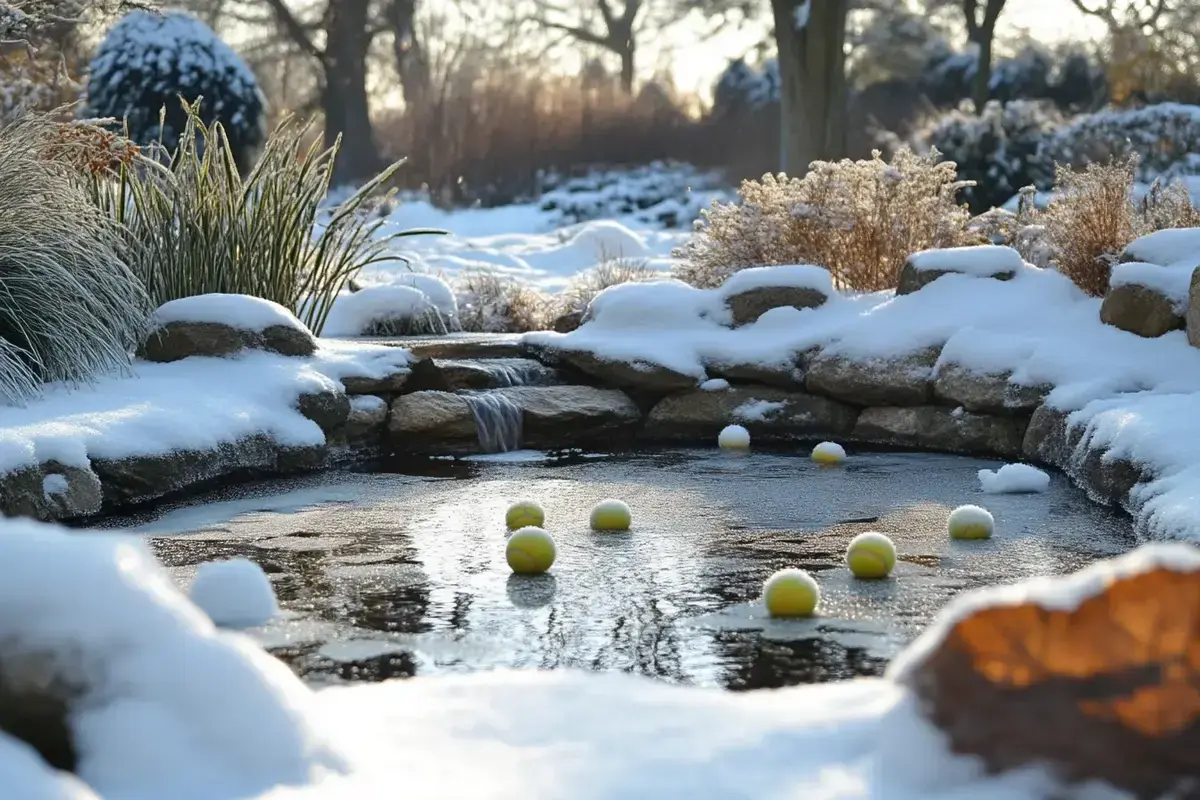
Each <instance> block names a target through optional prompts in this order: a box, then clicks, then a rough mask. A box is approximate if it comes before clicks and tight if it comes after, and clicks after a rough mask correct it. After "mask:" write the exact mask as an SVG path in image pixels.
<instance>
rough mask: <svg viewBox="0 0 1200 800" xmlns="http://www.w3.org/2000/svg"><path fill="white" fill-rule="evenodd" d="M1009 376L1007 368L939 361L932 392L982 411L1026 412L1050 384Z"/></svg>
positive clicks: (1035, 404)
mask: <svg viewBox="0 0 1200 800" xmlns="http://www.w3.org/2000/svg"><path fill="white" fill-rule="evenodd" d="M1009 377H1010V373H1007V372H1005V373H994V374H981V373H978V372H972V371H971V370H969V369H966V368H965V367H963V366H961V365H959V364H953V363H951V364H942V365H940V366H939V367H938V370H937V377H936V378H935V379H934V381H933V396H934V398H935V399H937V400H939V401H941V402H943V403H949V404H950V405H954V406H962V407H963V408H965V409H966V410H967V411H975V412H978V413H982V414H1028V413H1031V412H1033V411H1034V409H1036V408H1038V406H1040V405H1041V403H1042V400H1043V399H1044V398H1045V396H1046V395H1047V394H1049V392H1050V390H1051V388H1052V387H1049V386H1025V385H1022V384H1016V383H1010V382H1009Z"/></svg>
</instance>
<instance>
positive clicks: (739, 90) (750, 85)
mask: <svg viewBox="0 0 1200 800" xmlns="http://www.w3.org/2000/svg"><path fill="white" fill-rule="evenodd" d="M779 91H780V82H779V62H778V61H776V60H775V59H770V60H768V61H766V62H764V63H763V64H762V65H761V66H759V67H755V66H752V65H750V64H747V63H746V60H745V59H744V58H738V59H735V60H733V61H730V62H729V66H727V67H726V68H725V71H724V72H722V73H721V75H720V77H719V78H717V84H716V86H715V87H714V89H713V115H714V116H716V117H718V118H720V117H724V116H729V115H733V114H738V113H743V112H746V111H756V110H759V109H761V108H764V107H765V106H769V105H773V104H776V103H778V102H779V97H780V94H779Z"/></svg>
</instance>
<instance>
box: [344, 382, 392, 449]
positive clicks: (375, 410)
mask: <svg viewBox="0 0 1200 800" xmlns="http://www.w3.org/2000/svg"><path fill="white" fill-rule="evenodd" d="M387 418H388V403H387V401H386V400H384V399H383V398H382V397H378V396H376V395H369V394H368V395H359V396H356V397H353V398H351V400H350V414H349V416H348V417H347V418H346V425H345V427H344V428H343V430H342V437H343V439H344V440H345V442H346V443H347V444H350V445H369V444H377V443H380V442H382V441H383V432H384V430H385V429H386V428H387Z"/></svg>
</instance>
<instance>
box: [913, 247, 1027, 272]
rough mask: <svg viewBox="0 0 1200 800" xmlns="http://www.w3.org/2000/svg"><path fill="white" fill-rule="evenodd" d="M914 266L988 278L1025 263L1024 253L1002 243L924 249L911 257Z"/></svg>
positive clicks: (1021, 267)
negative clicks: (1022, 254)
mask: <svg viewBox="0 0 1200 800" xmlns="http://www.w3.org/2000/svg"><path fill="white" fill-rule="evenodd" d="M908 261H909V263H910V264H912V265H913V268H914V269H916V270H917V271H919V272H923V271H926V270H936V271H952V272H961V273H963V274H964V275H971V276H973V277H976V278H987V277H991V276H992V275H996V274H998V273H1001V272H1018V271H1020V270H1021V269H1023V268H1024V267H1025V261H1024V259H1022V258H1021V254H1020V253H1018V252H1017V251H1016V250H1014V249H1012V248H1011V247H1004V246H1002V245H990V244H985V245H975V246H973V247H947V248H940V249H937V250H922V251H920V252H918V253H913V254H912V255H911V256H909V257H908Z"/></svg>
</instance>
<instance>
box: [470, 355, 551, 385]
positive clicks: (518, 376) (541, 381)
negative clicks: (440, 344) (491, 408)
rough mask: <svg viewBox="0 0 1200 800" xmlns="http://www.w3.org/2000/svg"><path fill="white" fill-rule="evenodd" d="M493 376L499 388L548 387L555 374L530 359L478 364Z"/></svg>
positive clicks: (500, 359) (503, 359)
mask: <svg viewBox="0 0 1200 800" xmlns="http://www.w3.org/2000/svg"><path fill="white" fill-rule="evenodd" d="M476 363H477V364H478V365H479V366H480V367H482V368H483V369H485V370H487V371H488V373H489V374H490V375H491V376H492V383H493V384H494V385H495V386H497V387H507V386H548V385H550V384H551V383H553V378H554V373H553V371H552V370H549V369H547V368H546V367H544V366H542V365H541V364H540V363H538V362H537V361H533V360H531V359H528V358H495V359H487V360H480V361H478V362H476Z"/></svg>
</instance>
